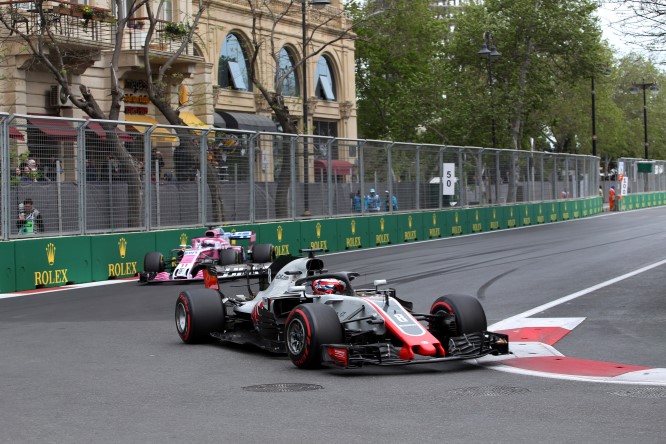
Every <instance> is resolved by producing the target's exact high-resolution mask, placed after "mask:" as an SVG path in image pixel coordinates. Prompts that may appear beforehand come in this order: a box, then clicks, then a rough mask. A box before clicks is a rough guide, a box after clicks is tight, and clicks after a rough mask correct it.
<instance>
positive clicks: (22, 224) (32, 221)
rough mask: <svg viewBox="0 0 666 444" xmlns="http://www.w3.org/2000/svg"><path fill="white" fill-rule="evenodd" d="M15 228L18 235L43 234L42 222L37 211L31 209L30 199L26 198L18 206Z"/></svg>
mask: <svg viewBox="0 0 666 444" xmlns="http://www.w3.org/2000/svg"><path fill="white" fill-rule="evenodd" d="M16 228H18V229H19V234H33V233H43V232H44V220H43V219H42V215H41V214H39V210H37V209H36V208H33V206H32V199H30V198H29V197H28V198H26V199H25V200H24V201H23V203H22V204H19V214H18V220H17V221H16Z"/></svg>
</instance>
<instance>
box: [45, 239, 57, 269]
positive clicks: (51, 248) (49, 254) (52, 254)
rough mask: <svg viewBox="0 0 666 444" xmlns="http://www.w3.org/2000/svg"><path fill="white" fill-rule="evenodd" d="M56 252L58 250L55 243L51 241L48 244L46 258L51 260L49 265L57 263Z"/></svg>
mask: <svg viewBox="0 0 666 444" xmlns="http://www.w3.org/2000/svg"><path fill="white" fill-rule="evenodd" d="M55 252H56V247H55V245H53V244H52V243H50V244H48V245H47V246H46V258H47V259H48V261H49V265H53V264H54V263H55Z"/></svg>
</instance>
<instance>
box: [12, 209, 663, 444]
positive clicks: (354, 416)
mask: <svg viewBox="0 0 666 444" xmlns="http://www.w3.org/2000/svg"><path fill="white" fill-rule="evenodd" d="M665 228H666V208H654V209H647V210H641V211H633V212H627V213H613V214H605V215H603V216H599V217H593V218H589V219H583V220H575V221H570V222H566V223H556V224H547V225H544V226H538V227H530V228H523V229H515V230H507V231H500V232H496V233H487V234H482V235H474V236H467V237H459V238H448V239H443V240H439V241H434V242H422V243H415V244H409V245H401V246H396V247H389V248H382V249H372V250H362V251H357V252H352V253H343V254H331V255H326V256H325V257H324V260H325V262H326V265H327V268H328V269H329V270H354V271H358V272H360V273H361V276H360V277H359V278H358V279H357V280H356V281H355V284H356V285H357V286H364V285H369V284H371V283H372V281H373V280H374V279H387V280H388V281H389V284H390V286H392V287H395V288H396V289H397V290H398V294H399V296H400V297H402V298H404V299H409V300H412V301H413V302H414V305H415V307H414V308H415V310H416V311H427V310H428V308H429V306H430V304H431V303H432V301H433V300H434V299H435V297H437V296H439V295H442V294H445V293H467V294H472V295H474V296H476V297H478V298H479V299H480V300H481V302H482V304H483V305H484V307H485V310H486V314H487V317H488V321H489V324H493V323H497V322H500V321H503V320H506V319H511V318H512V317H515V316H516V315H518V314H520V313H525V312H527V311H529V310H532V309H534V308H535V307H539V306H542V305H543V304H547V303H549V302H552V301H556V300H559V299H561V298H563V297H565V296H568V295H572V294H576V293H577V292H581V291H582V290H585V289H590V288H592V287H594V286H597V285H599V284H600V283H607V282H608V281H609V280H611V279H613V278H616V277H618V276H622V275H625V274H627V273H631V272H632V271H635V270H639V269H642V268H643V267H647V266H650V265H652V264H656V263H658V262H660V261H663V260H664V259H666V249H665V248H664V245H666V242H665V241H666V231H665ZM665 270H666V265H659V266H656V267H654V268H652V269H649V270H646V271H643V272H641V273H639V274H636V275H634V276H631V277H628V278H626V279H622V280H620V281H619V282H615V283H613V284H612V285H605V286H601V287H599V288H598V289H596V290H593V291H589V292H584V293H585V294H582V295H581V296H580V297H577V298H574V299H571V300H569V301H567V302H564V303H560V304H558V305H556V306H553V307H552V308H549V309H547V310H545V311H543V312H540V313H536V314H534V315H533V316H532V317H535V318H559V319H563V318H564V319H567V318H584V320H583V321H582V322H581V323H580V324H579V325H577V326H576V327H575V328H574V329H573V330H572V331H571V332H570V333H569V334H567V335H566V336H564V337H563V338H562V339H561V340H559V341H558V342H557V344H555V347H556V348H557V350H559V352H561V353H562V354H564V355H566V356H567V357H569V356H572V357H576V358H580V359H588V360H596V361H603V362H613V363H623V364H629V365H635V366H643V367H649V368H662V369H663V368H666V290H665V285H666V279H665V274H666V273H665ZM200 285H201V284H190V285H169V284H167V285H164V284H161V285H147V286H143V285H139V284H138V283H136V282H124V283H116V284H113V285H105V286H96V287H84V288H77V289H71V290H67V291H57V292H48V293H39V294H30V295H21V296H17V297H14V296H16V295H0V338H2V339H1V340H0V356H1V360H0V382H1V384H0V400H1V401H0V442H2V443H5V442H7V443H19V442H20V443H32V442H34V443H48V442H54V443H170V442H183V441H188V442H193V443H209V442H220V443H264V442H271V443H273V444H277V443H334V442H335V443H337V442H349V443H386V442H389V443H397V442H403V443H441V442H453V443H456V442H461V443H467V442H469V443H477V442H492V443H534V442H539V443H562V442H585V443H662V442H664V436H666V387H665V386H659V385H655V384H612V383H605V382H598V381H596V380H590V381H585V380H569V379H557V378H552V377H544V376H542V375H540V376H534V375H530V374H522V373H507V372H504V371H496V370H497V369H496V368H494V367H492V366H483V365H474V364H473V363H462V362H454V363H445V364H438V365H426V366H413V367H399V368H395V367H392V368H376V367H369V368H364V369H361V370H354V371H345V370H337V369H324V370H318V371H303V370H298V369H296V368H295V367H294V366H293V365H292V364H291V363H290V362H289V361H288V360H287V359H286V358H284V357H280V356H273V355H269V354H266V353H264V352H261V351H257V350H251V349H250V350H248V349H245V348H242V347H234V346H227V345H200V346H188V345H185V344H183V343H181V341H180V339H179V338H178V335H177V334H176V331H175V325H174V320H173V311H174V304H175V299H176V297H177V294H178V292H179V291H181V290H187V289H188V288H198V287H199V286H200ZM239 292H240V291H239ZM282 383H284V384H312V385H315V386H319V387H320V388H318V389H316V390H310V391H288V392H284V391H277V392H275V391H274V392H261V391H251V390H252V389H253V388H257V387H256V386H260V387H258V388H267V389H271V388H274V387H275V386H271V385H270V384H282ZM264 384H266V385H267V386H261V385H264Z"/></svg>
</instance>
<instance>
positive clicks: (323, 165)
mask: <svg viewBox="0 0 666 444" xmlns="http://www.w3.org/2000/svg"><path fill="white" fill-rule="evenodd" d="M314 168H315V170H324V171H328V161H327V160H319V159H315V161H314ZM352 168H354V164H352V163H350V162H347V161H346V160H339V159H334V160H332V161H331V172H332V173H333V175H335V176H347V175H349V174H351V172H352Z"/></svg>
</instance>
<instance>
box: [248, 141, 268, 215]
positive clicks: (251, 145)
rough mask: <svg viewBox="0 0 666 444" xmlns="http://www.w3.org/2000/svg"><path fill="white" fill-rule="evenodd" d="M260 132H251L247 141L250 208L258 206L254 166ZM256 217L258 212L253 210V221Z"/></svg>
mask: <svg viewBox="0 0 666 444" xmlns="http://www.w3.org/2000/svg"><path fill="white" fill-rule="evenodd" d="M258 135H259V133H254V134H251V135H250V136H249V138H248V141H247V147H248V153H247V155H248V158H247V160H248V162H247V165H248V166H247V168H248V178H249V181H250V208H252V209H254V208H256V205H257V192H256V190H255V187H256V186H257V183H256V182H257V178H256V174H254V167H255V158H254V156H255V155H256V140H257V136H258ZM266 205H267V206H268V196H266ZM255 218H256V213H255V211H254V210H253V211H252V217H251V222H252V223H254V222H255V220H256V219H255Z"/></svg>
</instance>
